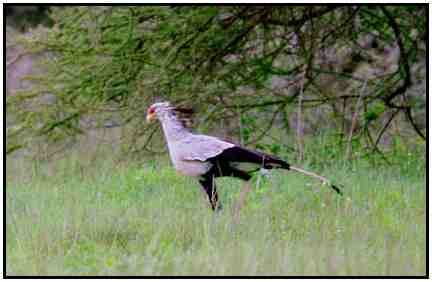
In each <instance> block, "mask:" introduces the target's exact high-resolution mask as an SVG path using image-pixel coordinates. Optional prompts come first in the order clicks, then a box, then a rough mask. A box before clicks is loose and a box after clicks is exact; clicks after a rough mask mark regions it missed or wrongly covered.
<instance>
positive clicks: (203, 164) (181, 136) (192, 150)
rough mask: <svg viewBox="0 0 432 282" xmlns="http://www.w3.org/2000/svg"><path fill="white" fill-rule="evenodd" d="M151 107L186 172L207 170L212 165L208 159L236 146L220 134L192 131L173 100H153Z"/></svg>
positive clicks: (175, 161) (173, 158)
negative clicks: (173, 103)
mask: <svg viewBox="0 0 432 282" xmlns="http://www.w3.org/2000/svg"><path fill="white" fill-rule="evenodd" d="M151 109H154V110H155V113H156V115H157V118H158V119H159V121H160V122H161V124H162V129H163V132H164V135H165V139H166V142H167V145H168V151H169V155H170V158H171V162H172V164H173V165H174V167H175V168H176V170H178V171H179V172H180V173H182V174H184V175H189V176H200V175H202V174H205V173H206V172H207V171H208V170H209V169H210V164H209V162H208V161H207V160H208V159H210V158H212V157H215V156H217V155H219V154H220V153H222V152H223V151H224V150H225V149H228V148H231V147H234V146H235V144H232V143H229V142H225V141H222V140H220V139H218V138H216V137H212V136H207V135H200V134H194V133H192V132H191V131H189V130H188V129H187V128H185V127H184V126H183V124H182V123H181V122H180V120H179V119H178V118H177V115H176V113H175V108H174V107H171V105H170V103H169V102H164V103H156V104H153V105H152V106H151Z"/></svg>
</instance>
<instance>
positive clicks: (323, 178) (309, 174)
mask: <svg viewBox="0 0 432 282" xmlns="http://www.w3.org/2000/svg"><path fill="white" fill-rule="evenodd" d="M290 169H291V170H294V171H297V172H301V173H303V174H306V175H308V176H312V177H314V178H317V179H319V180H320V181H321V182H322V183H323V184H328V185H330V187H331V188H332V189H333V190H335V191H336V193H338V194H339V195H342V191H341V190H340V189H339V188H338V187H337V186H336V185H333V184H331V183H330V181H329V180H328V179H327V178H325V177H324V176H321V175H318V174H316V173H313V172H310V171H306V170H304V169H301V168H298V167H295V166H292V165H291V166H290Z"/></svg>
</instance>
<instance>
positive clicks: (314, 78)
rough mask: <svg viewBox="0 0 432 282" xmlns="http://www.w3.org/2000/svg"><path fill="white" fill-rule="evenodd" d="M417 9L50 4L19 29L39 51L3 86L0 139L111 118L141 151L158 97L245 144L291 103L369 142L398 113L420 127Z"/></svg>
mask: <svg viewBox="0 0 432 282" xmlns="http://www.w3.org/2000/svg"><path fill="white" fill-rule="evenodd" d="M426 12H427V8H426V7H425V6H387V7H386V6H362V5H361V6H339V5H332V6H285V7H278V6H263V7H261V6H162V7H152V6H143V7H139V6H131V7H129V6H124V7H121V6H115V7H82V6H80V7H66V8H53V11H52V13H51V18H52V20H53V22H54V27H53V28H52V29H49V30H46V32H39V33H36V34H34V36H33V37H31V38H30V39H29V38H26V39H24V40H22V41H21V42H23V43H24V44H25V45H26V47H27V52H35V53H38V54H43V55H44V57H45V60H44V62H43V63H44V66H45V69H46V72H45V73H43V74H42V75H35V76H32V77H28V78H27V79H29V80H31V81H33V87H32V88H31V89H30V90H26V91H20V92H16V93H14V94H13V95H9V96H8V99H7V111H8V118H9V116H10V117H11V119H13V123H14V126H11V127H9V128H8V132H7V146H8V148H7V149H8V152H12V151H14V150H16V149H18V148H21V147H25V146H28V145H29V144H30V143H31V142H32V141H33V140H34V137H35V136H43V138H44V139H47V140H51V141H59V140H64V139H65V138H66V139H67V138H71V137H74V136H76V135H77V134H83V133H85V132H86V131H87V130H89V129H92V128H100V127H107V121H110V126H111V125H112V124H113V121H114V122H115V124H116V125H120V126H123V128H125V134H124V137H125V140H124V142H126V143H128V144H130V147H129V148H130V149H131V150H132V151H142V150H147V151H152V150H153V149H152V148H154V147H155V144H153V143H152V141H151V140H152V139H151V137H152V136H153V135H154V134H158V133H157V132H158V131H157V127H155V126H150V127H149V126H147V125H145V124H144V123H143V115H144V113H145V110H146V108H147V107H148V105H149V104H151V103H153V102H154V101H155V100H158V99H167V100H170V101H172V102H173V103H177V104H184V105H189V106H191V105H193V106H195V107H196V108H197V110H198V111H200V112H201V113H202V115H201V116H202V118H201V119H200V121H201V122H200V123H199V125H200V126H201V127H202V128H201V129H202V130H207V129H210V128H212V129H214V128H218V127H219V128H225V129H227V130H231V131H230V132H229V134H230V135H231V134H237V136H238V138H239V140H240V141H241V142H243V143H246V144H258V145H261V146H263V144H264V143H265V142H264V141H266V140H265V138H273V137H274V136H270V137H269V134H267V132H268V131H269V130H271V129H272V128H279V129H281V130H285V131H287V132H290V129H291V127H292V126H297V127H299V126H300V125H301V123H299V122H298V121H299V120H297V122H296V123H295V125H292V124H293V122H292V121H293V118H292V116H296V117H302V118H303V119H305V120H304V123H305V124H308V125H309V126H310V127H311V130H313V124H314V123H317V122H319V121H320V120H324V119H325V120H326V121H327V125H325V124H323V123H320V127H327V128H333V129H334V130H336V131H337V132H339V133H340V135H341V141H343V142H349V143H351V142H352V140H353V139H354V137H355V138H357V139H358V138H363V139H364V140H365V141H364V142H365V144H367V146H368V148H369V149H371V150H375V151H376V150H378V151H379V144H380V139H381V137H382V136H383V134H385V132H386V130H387V129H388V128H389V127H390V125H391V123H392V122H393V121H394V120H395V119H396V117H398V116H399V115H400V114H401V113H403V114H404V117H405V118H404V121H405V122H406V124H407V125H409V126H410V128H411V129H413V131H412V132H413V133H415V134H416V135H417V136H419V137H420V138H422V139H425V133H424V127H423V126H422V125H420V124H419V121H422V120H423V119H424V112H422V111H424V108H425V77H424V76H425V69H426V68H425V58H426V44H425V42H426V37H427V28H426V18H427V17H426ZM423 88H424V89H423ZM41 97H42V98H44V99H41ZM47 97H48V98H47ZM47 101H48V102H47ZM302 112H303V115H301V116H300V115H299V114H300V113H302ZM297 119H298V118H297ZM294 120H295V119H294ZM299 129H300V130H298V132H299V134H303V133H302V132H303V128H299ZM263 138H264V139H263ZM267 141H268V140H267ZM272 148H275V147H272Z"/></svg>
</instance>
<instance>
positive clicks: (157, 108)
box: [146, 102, 171, 122]
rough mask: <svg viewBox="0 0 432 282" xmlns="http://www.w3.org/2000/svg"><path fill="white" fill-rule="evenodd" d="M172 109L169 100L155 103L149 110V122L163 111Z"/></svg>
mask: <svg viewBox="0 0 432 282" xmlns="http://www.w3.org/2000/svg"><path fill="white" fill-rule="evenodd" d="M168 110H171V104H170V103H169V102H161V103H154V104H153V105H151V106H150V107H149V108H148V110H147V118H146V119H147V122H152V121H153V120H155V119H156V118H157V117H158V116H159V115H160V114H161V113H163V112H166V111H168Z"/></svg>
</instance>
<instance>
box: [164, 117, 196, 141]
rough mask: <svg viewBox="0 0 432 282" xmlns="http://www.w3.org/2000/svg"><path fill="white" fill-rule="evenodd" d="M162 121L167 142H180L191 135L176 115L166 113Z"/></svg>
mask: <svg viewBox="0 0 432 282" xmlns="http://www.w3.org/2000/svg"><path fill="white" fill-rule="evenodd" d="M160 120H161V124H162V129H163V132H164V134H165V138H166V140H167V142H170V141H177V140H180V139H182V138H184V137H186V136H187V135H188V134H190V133H191V132H190V131H189V130H188V129H187V128H185V127H184V126H183V123H182V122H181V121H180V120H178V118H177V117H176V115H175V114H174V113H171V112H169V113H165V115H164V116H163V117H162V118H161V119H160Z"/></svg>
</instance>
